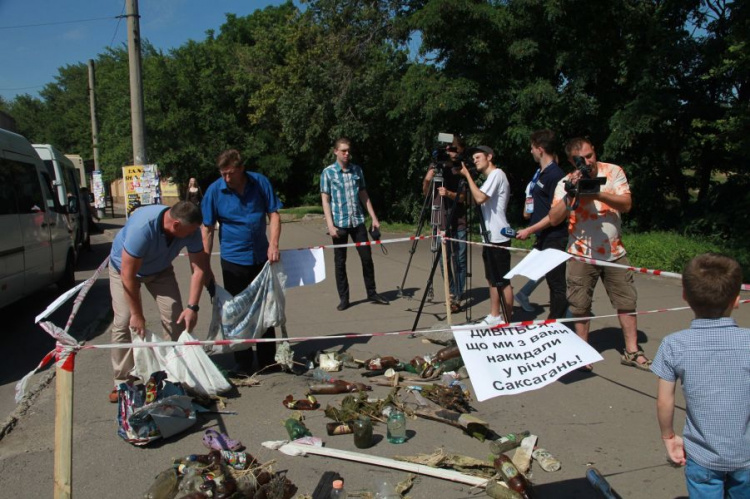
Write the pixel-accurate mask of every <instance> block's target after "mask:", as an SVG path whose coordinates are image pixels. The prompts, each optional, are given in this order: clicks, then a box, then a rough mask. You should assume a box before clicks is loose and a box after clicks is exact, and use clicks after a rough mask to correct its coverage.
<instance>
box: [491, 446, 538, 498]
mask: <svg viewBox="0 0 750 499" xmlns="http://www.w3.org/2000/svg"><path fill="white" fill-rule="evenodd" d="M493 465H494V467H495V470H497V472H498V473H500V476H501V477H502V479H503V480H504V481H505V483H507V484H508V488H509V489H511V490H514V491H516V492H518V493H519V494H520V495H521V497H523V498H524V499H532V497H533V495H532V491H531V484H529V482H528V481H527V480H526V477H525V476H524V475H523V473H521V472H520V471H518V468H516V465H515V464H513V461H511V460H510V458H509V457H508V456H506V455H505V454H500V455H499V456H497V457H496V458H495V460H494V462H493Z"/></svg>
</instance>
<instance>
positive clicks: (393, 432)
mask: <svg viewBox="0 0 750 499" xmlns="http://www.w3.org/2000/svg"><path fill="white" fill-rule="evenodd" d="M386 426H387V428H388V430H387V436H388V441H389V442H390V443H392V444H402V443H404V442H405V441H406V418H405V417H404V413H403V412H401V411H399V410H397V409H394V410H392V411H391V413H390V414H389V415H388V422H387V425H386Z"/></svg>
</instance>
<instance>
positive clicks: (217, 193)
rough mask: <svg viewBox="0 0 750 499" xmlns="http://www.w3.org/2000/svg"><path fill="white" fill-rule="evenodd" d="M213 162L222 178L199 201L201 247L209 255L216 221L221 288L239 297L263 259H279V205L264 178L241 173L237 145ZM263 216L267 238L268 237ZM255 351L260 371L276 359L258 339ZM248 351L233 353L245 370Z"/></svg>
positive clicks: (249, 363) (273, 348)
mask: <svg viewBox="0 0 750 499" xmlns="http://www.w3.org/2000/svg"><path fill="white" fill-rule="evenodd" d="M216 165H217V166H218V168H219V173H220V174H221V178H220V179H218V180H216V181H215V182H214V183H213V184H211V185H210V186H209V187H208V189H207V190H206V195H205V196H204V197H203V201H201V209H202V211H203V247H204V249H205V251H206V253H207V254H209V255H210V254H211V251H212V250H213V244H214V232H215V227H216V223H217V222H218V223H219V244H220V245H221V274H222V277H223V279H224V289H226V290H227V291H228V292H229V293H230V294H232V295H238V294H239V293H241V292H242V291H244V290H245V288H247V287H248V286H249V285H250V283H251V282H253V279H255V277H256V276H257V275H258V274H259V273H260V271H261V270H263V266H264V265H265V264H266V261H270V262H271V263H276V262H278V261H279V237H280V236H281V216H280V215H279V210H280V209H281V207H282V204H281V201H279V198H278V197H277V196H276V194H275V193H274V191H273V188H272V187H271V182H269V181H268V179H267V178H266V177H265V176H263V175H261V174H260V173H255V172H248V171H245V166H244V165H243V163H242V157H241V156H240V153H239V151H237V150H236V149H228V150H226V151H224V152H222V153H221V154H220V155H219V157H218V159H217V160H216ZM266 217H268V225H269V227H270V240H269V238H268V237H267V236H266ZM275 336H276V331H275V329H274V328H272V327H270V328H268V330H267V331H266V333H265V334H264V335H263V338H274V337H275ZM257 351H258V365H259V369H261V370H262V369H265V368H267V367H269V366H271V365H273V364H275V363H276V361H275V359H274V357H275V355H276V343H273V342H268V343H258V344H257ZM252 354H253V351H252V349H250V348H249V346H248V348H247V349H244V350H240V351H235V352H234V356H235V360H236V361H237V362H238V363H239V364H240V367H241V368H243V369H244V370H245V371H247V372H250V371H251V368H252V363H253V356H252ZM266 372H268V371H266Z"/></svg>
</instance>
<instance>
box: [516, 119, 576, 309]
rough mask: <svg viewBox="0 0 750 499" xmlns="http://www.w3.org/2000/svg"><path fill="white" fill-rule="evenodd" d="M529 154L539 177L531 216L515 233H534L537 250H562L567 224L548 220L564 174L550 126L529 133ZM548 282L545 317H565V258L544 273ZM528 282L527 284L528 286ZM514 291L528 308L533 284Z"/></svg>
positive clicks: (526, 235)
mask: <svg viewBox="0 0 750 499" xmlns="http://www.w3.org/2000/svg"><path fill="white" fill-rule="evenodd" d="M531 155H532V157H533V158H534V161H536V162H537V163H538V164H539V177H537V179H536V182H534V185H532V186H531V198H532V203H531V207H530V208H529V209H530V210H531V220H530V224H531V225H529V226H528V227H527V228H525V229H522V230H519V231H518V234H517V235H516V237H517V238H518V239H527V238H528V237H529V236H531V234H536V242H535V243H534V248H536V249H538V250H539V251H542V250H546V249H548V248H552V249H557V250H560V251H565V250H566V247H567V245H568V227H567V225H566V224H560V225H556V226H553V225H552V224H551V223H550V221H549V210H550V207H551V206H552V200H553V199H554V198H555V188H556V187H557V184H558V183H559V182H560V180H562V178H563V177H564V176H565V173H563V171H562V170H561V169H560V167H559V166H558V165H557V161H555V133H554V132H553V131H552V130H537V131H535V132H534V133H532V134H531ZM546 278H547V286H549V315H548V316H547V318H548V319H560V318H562V317H565V312H566V310H567V308H568V299H567V297H566V293H567V284H566V282H565V262H563V263H561V264H560V265H558V266H557V267H555V268H554V269H552V270H550V271H549V272H548V273H547V275H546ZM527 286H528V287H527ZM527 286H524V287H523V288H522V289H521V290H520V291H519V292H518V293H517V294H516V298H517V299H518V301H519V303H521V306H522V307H523V309H524V310H526V311H528V312H530V311H531V310H533V309H531V310H529V309H530V308H531V305H530V304H529V294H530V293H531V291H533V289H534V287H536V286H535V285H534V284H531V283H530V284H527Z"/></svg>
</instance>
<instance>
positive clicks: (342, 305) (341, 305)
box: [336, 300, 349, 312]
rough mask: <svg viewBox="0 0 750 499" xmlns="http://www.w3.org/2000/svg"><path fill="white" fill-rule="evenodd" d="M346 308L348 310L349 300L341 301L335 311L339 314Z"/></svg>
mask: <svg viewBox="0 0 750 499" xmlns="http://www.w3.org/2000/svg"><path fill="white" fill-rule="evenodd" d="M347 308H349V300H341V302H340V303H339V304H338V305H336V310H338V311H339V312H343V311H344V310H346V309H347Z"/></svg>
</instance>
